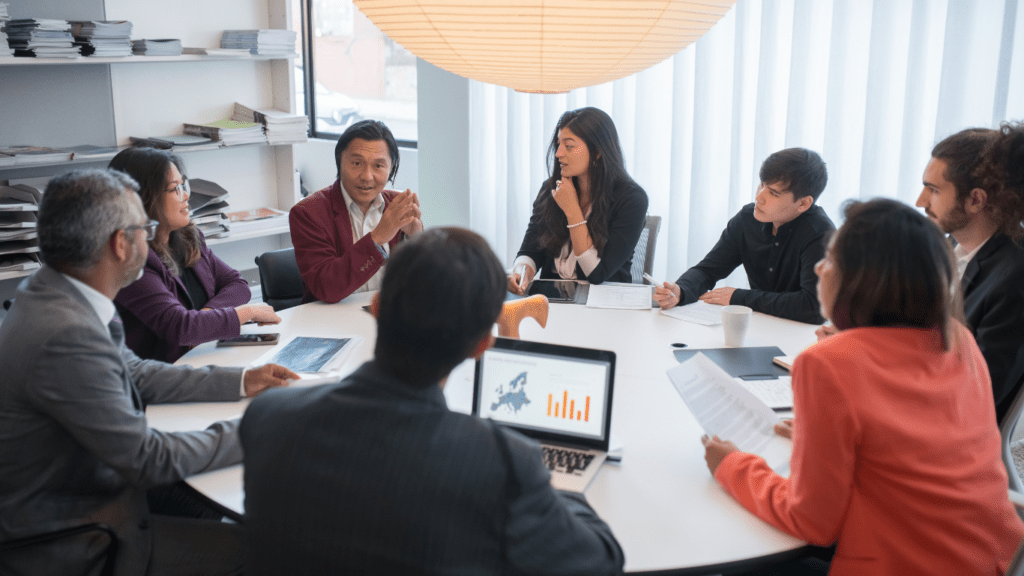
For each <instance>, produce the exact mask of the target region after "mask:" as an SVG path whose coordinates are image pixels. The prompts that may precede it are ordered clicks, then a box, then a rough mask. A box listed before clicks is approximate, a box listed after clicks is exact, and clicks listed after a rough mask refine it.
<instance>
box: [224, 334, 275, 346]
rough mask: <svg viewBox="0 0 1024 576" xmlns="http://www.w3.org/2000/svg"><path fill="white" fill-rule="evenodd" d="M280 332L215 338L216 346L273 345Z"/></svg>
mask: <svg viewBox="0 0 1024 576" xmlns="http://www.w3.org/2000/svg"><path fill="white" fill-rule="evenodd" d="M280 337H281V335H280V334H277V333H273V334H242V335H241V336H237V337H235V338H228V339H226V340H217V347H218V348H220V347H222V346H273V345H274V344H277V341H278V339H279V338H280Z"/></svg>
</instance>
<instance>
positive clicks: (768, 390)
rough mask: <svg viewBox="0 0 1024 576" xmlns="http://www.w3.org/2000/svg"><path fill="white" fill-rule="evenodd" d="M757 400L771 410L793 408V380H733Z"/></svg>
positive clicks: (783, 377)
mask: <svg viewBox="0 0 1024 576" xmlns="http://www.w3.org/2000/svg"><path fill="white" fill-rule="evenodd" d="M734 380H735V381H736V382H737V383H738V384H739V385H740V386H743V387H744V388H746V389H747V390H749V391H750V393H751V394H753V395H754V396H756V397H757V399H758V400H760V401H761V402H764V403H765V404H766V405H767V406H768V407H769V408H771V409H773V410H789V409H790V408H792V407H793V378H792V377H791V376H779V377H778V378H777V379H775V380H744V379H742V378H734Z"/></svg>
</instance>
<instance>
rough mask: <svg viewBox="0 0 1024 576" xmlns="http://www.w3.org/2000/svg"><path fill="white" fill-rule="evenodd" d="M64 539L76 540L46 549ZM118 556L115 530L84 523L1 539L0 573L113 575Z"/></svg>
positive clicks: (105, 526)
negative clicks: (6, 539)
mask: <svg viewBox="0 0 1024 576" xmlns="http://www.w3.org/2000/svg"><path fill="white" fill-rule="evenodd" d="M65 539H74V540H69V541H66V542H62V543H61V545H60V546H59V547H53V548H49V549H47V546H46V545H48V544H56V543H57V541H59V540H65ZM116 557H117V535H116V534H115V533H114V530H113V529H112V528H110V527H109V526H107V525H105V524H98V523H92V524H85V525H83V526H76V527H73V528H65V529H64V530H58V531H56V532H48V533H46V534H38V535H35V536H26V537H24V538H18V539H16V540H9V541H6V542H0V574H4V575H11V576H37V575H38V574H41V573H47V574H67V575H69V576H71V575H81V576H113V574H114V560H115V558H116ZM40 570H42V572H41V571H40Z"/></svg>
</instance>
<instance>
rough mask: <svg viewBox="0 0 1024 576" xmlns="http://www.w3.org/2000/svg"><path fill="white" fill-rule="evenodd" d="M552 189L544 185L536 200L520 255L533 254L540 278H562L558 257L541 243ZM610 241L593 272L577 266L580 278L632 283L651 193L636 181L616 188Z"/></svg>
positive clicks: (610, 215) (594, 281) (577, 275)
mask: <svg viewBox="0 0 1024 576" xmlns="http://www.w3.org/2000/svg"><path fill="white" fill-rule="evenodd" d="M550 195H551V191H549V190H544V189H543V188H541V191H540V193H539V194H537V200H536V201H535V202H534V203H533V214H532V215H531V216H530V224H529V225H528V226H527V227H526V236H525V237H523V244H522V245H521V246H520V247H519V253H518V254H517V255H516V256H529V257H530V258H533V261H534V262H536V263H537V267H538V268H537V269H538V270H539V272H540V274H539V275H538V276H537V277H538V278H556V279H557V278H558V277H559V276H558V272H557V271H555V259H554V258H553V257H551V256H549V255H548V253H547V251H546V250H545V249H544V247H543V246H542V245H541V244H540V237H541V222H540V205H541V202H542V201H543V199H544V198H545V197H546V196H550ZM608 218H609V222H608V242H607V243H606V244H605V246H604V250H603V251H602V252H601V253H600V254H599V256H600V257H601V263H600V264H598V265H597V268H594V271H593V272H591V273H590V275H589V276H588V275H586V274H584V273H583V269H582V268H580V267H579V265H577V266H576V278H577V279H579V280H586V281H588V282H590V283H591V284H600V283H601V282H604V281H606V280H608V281H612V282H632V281H633V277H632V276H631V275H630V273H629V269H630V267H631V266H632V265H633V251H634V250H636V243H637V241H639V240H640V233H641V232H643V229H644V224H645V223H646V219H647V193H646V192H644V189H643V188H641V187H640V186H639V185H638V184H637V183H636V182H633V181H620V182H617V183H616V184H615V186H613V187H612V208H611V210H610V211H609V212H608Z"/></svg>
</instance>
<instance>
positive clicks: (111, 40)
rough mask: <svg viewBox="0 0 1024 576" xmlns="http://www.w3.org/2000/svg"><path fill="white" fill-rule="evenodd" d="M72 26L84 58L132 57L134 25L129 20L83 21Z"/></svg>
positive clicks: (76, 42) (75, 22) (72, 31)
mask: <svg viewBox="0 0 1024 576" xmlns="http://www.w3.org/2000/svg"><path fill="white" fill-rule="evenodd" d="M71 25H72V27H71V34H72V35H73V36H74V37H75V44H76V45H78V46H81V48H82V56H97V57H105V56H131V55H132V41H131V35H132V23H131V22H128V21H127V20H81V21H74V22H72V23H71Z"/></svg>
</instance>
